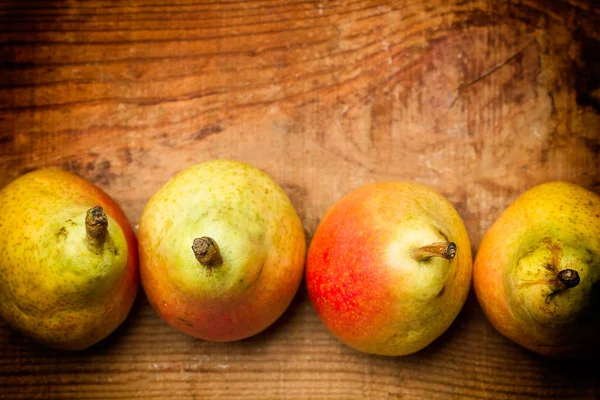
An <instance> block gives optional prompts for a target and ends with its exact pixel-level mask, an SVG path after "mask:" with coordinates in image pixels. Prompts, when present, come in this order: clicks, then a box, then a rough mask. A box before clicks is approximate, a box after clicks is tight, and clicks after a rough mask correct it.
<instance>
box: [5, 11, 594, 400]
mask: <svg viewBox="0 0 600 400" xmlns="http://www.w3.org/2000/svg"><path fill="white" fill-rule="evenodd" d="M0 13H1V18H0V43H2V45H1V47H0V60H1V68H0V84H1V85H0V187H2V186H4V185H6V184H7V183H8V182H9V181H10V180H12V179H13V178H15V177H17V176H19V175H21V174H23V173H24V172H26V171H29V170H31V169H34V168H38V167H43V166H51V165H52V166H59V167H63V168H65V169H68V170H71V171H73V172H75V173H77V174H80V175H82V176H83V177H85V178H88V179H90V180H91V181H93V182H95V183H96V184H98V185H99V186H101V187H102V188H104V189H105V190H106V191H107V192H109V193H110V194H111V195H112V196H113V197H114V198H115V199H116V200H118V201H119V202H120V204H121V205H122V206H123V208H124V210H125V212H126V213H127V215H128V217H129V218H130V219H131V221H132V222H133V223H134V224H136V223H137V221H138V220H139V217H140V214H141V211H142V209H143V207H144V204H145V202H146V201H147V200H148V198H149V197H150V196H151V195H152V193H154V192H155V191H156V190H157V189H158V188H159V187H160V186H161V185H162V184H163V183H164V182H166V180H167V179H168V178H169V177H171V176H172V175H173V174H174V173H176V172H177V171H179V170H181V169H183V168H184V167H186V166H189V165H191V164H194V163H197V162H200V161H204V160H208V159H212V158H218V157H227V158H233V159H239V160H243V161H246V162H249V163H251V164H253V165H255V166H257V167H259V168H261V169H263V170H265V171H266V172H267V173H269V174H270V175H271V176H273V177H274V178H275V180H277V181H278V182H279V183H280V184H281V185H282V187H283V188H284V189H285V191H286V192H287V193H288V194H289V195H290V197H291V199H292V201H293V203H294V204H295V206H296V207H297V209H298V212H299V214H300V215H301V217H302V220H303V222H304V225H305V227H306V231H307V236H308V238H309V239H310V237H311V236H312V234H313V233H314V231H315V228H316V226H317V224H318V222H319V218H320V216H321V215H322V214H323V213H324V211H325V210H326V208H327V207H328V206H329V205H330V204H332V203H333V202H334V201H335V200H337V199H338V198H340V197H341V196H342V195H343V194H345V193H347V192H348V191H350V190H351V189H353V188H356V187H358V186H359V185H362V184H365V183H368V182H372V181H376V180H391V179H393V180H408V181H415V182H421V183H424V184H426V185H429V186H431V187H434V188H437V189H438V190H439V191H441V192H442V193H443V194H445V195H446V196H447V197H448V198H449V199H450V200H451V201H452V202H453V203H454V204H455V205H456V207H457V209H458V210H459V212H460V213H461V215H462V216H463V217H464V220H465V223H466V225H467V228H468V231H469V233H470V235H471V239H472V242H473V248H474V251H476V250H477V247H478V245H479V242H480V240H481V237H482V235H483V233H484V232H485V230H486V229H487V228H488V227H489V226H490V225H491V223H492V222H493V220H494V219H495V218H496V217H497V216H498V215H499V213H500V212H501V210H502V209H503V208H504V207H506V206H507V205H508V204H509V203H510V202H511V201H512V200H514V199H515V198H516V196H517V195H518V194H519V193H521V192H522V191H524V190H525V189H527V188H529V187H531V186H533V185H535V184H537V183H540V182H544V181H547V180H551V179H564V180H568V181H572V182H576V183H579V184H582V185H583V186H586V187H588V188H591V189H592V190H594V191H596V192H600V156H599V149H600V117H599V115H598V110H599V109H600V91H599V90H598V87H599V86H600V57H599V56H598V54H600V5H599V4H598V3H597V2H595V1H583V0H581V1H577V0H570V1H550V0H513V1H510V2H508V1H468V0H462V1H456V0H453V1H442V0H431V1H384V0H350V1H341V0H338V1H335V0H332V1H307V0H290V1H279V0H257V1H249V0H238V1H235V0H232V1H220V0H219V1H217V0H215V1H201V0H196V1H193V0H186V1H182V0H177V1H163V2H161V1H158V0H139V1H133V0H132V1H123V2H119V1H108V0H105V1H100V0H94V1H89V2H75V1H48V2H35V3H33V2H29V1H8V2H7V1H3V2H2V3H1V11H0ZM305 292H306V289H305V288H304V287H302V288H301V290H300V292H299V294H298V296H297V298H296V300H295V301H294V303H293V304H292V305H291V307H290V308H289V310H288V311H287V312H286V314H285V315H284V316H283V317H282V318H281V320H280V321H278V322H277V323H276V324H275V325H274V326H272V327H271V328H270V329H268V330H267V331H266V332H264V333H263V334H261V335H259V336H256V337H254V338H252V339H249V340H245V341H242V342H238V343H231V344H211V343H206V342H202V341H199V340H195V339H192V338H189V337H186V336H185V335H183V334H180V333H178V332H176V331H174V330H172V329H171V328H169V327H167V326H166V325H165V324H163V323H162V322H161V321H160V320H159V318H158V317H157V315H156V314H155V313H154V312H153V310H152V309H151V308H150V306H149V305H148V303H147V301H146V300H145V298H144V296H143V295H140V298H139V300H138V302H137V304H136V306H135V308H134V309H133V311H132V312H131V315H130V318H129V319H128V320H127V321H126V323H125V324H124V325H123V326H122V327H121V328H120V329H119V330H118V331H117V332H116V333H115V334H114V335H112V336H111V337H110V338H109V339H107V340H106V341H104V342H102V343H101V344H100V345H98V346H96V347H94V348H92V349H90V350H88V351H85V352H83V353H63V352H54V351H49V350H45V349H42V348H40V347H38V346H36V345H34V344H32V343H30V342H29V341H28V340H26V339H24V338H23V337H21V336H19V335H17V334H14V333H11V331H10V330H9V329H8V328H7V327H6V326H5V325H4V324H2V323H0V324H2V325H1V326H0V397H2V398H27V399H32V398H65V399H66V398H77V399H83V398H102V399H108V398H123V399H128V398H134V397H140V398H182V399H183V398H243V399H244V400H249V399H258V398H285V399H296V398H304V399H319V398H320V399H337V398H344V399H351V398H355V399H363V398H407V399H416V398H423V399H436V398H495V399H516V398H544V399H547V398H554V399H567V398H594V397H600V382H599V376H600V367H599V366H598V364H597V363H594V364H592V365H587V364H581V363H573V362H553V361H549V360H544V359H542V358H540V357H538V356H535V355H533V354H532V353H529V352H527V351H525V350H522V349H521V348H519V347H517V346H516V345H513V344H511V343H509V342H508V341H507V340H506V339H504V338H502V337H501V336H499V335H498V334H497V333H496V332H495V331H494V330H493V329H492V328H491V326H490V325H489V324H488V323H487V321H486V320H485V318H484V316H483V314H482V313H481V311H480V309H479V307H478V306H477V302H476V300H475V299H474V298H473V296H471V298H470V299H469V301H468V303H467V304H466V306H465V309H464V311H463V312H462V314H461V315H460V316H459V318H458V320H457V321H456V323H455V324H454V325H453V326H452V328H451V329H450V330H449V332H447V333H446V334H445V335H444V336H443V337H442V338H441V339H439V340H438V341H436V342H435V343H434V344H433V345H432V346H430V347H429V348H427V349H426V350H424V351H422V352H420V353H418V354H415V355H411V356H408V357H403V358H385V357H375V356H368V355H363V354H359V353H357V352H355V351H353V350H351V349H349V348H347V347H344V346H343V345H341V344H340V343H339V342H337V341H336V340H335V339H334V338H333V337H332V336H330V335H329V334H328V332H327V331H326V329H325V328H324V326H322V324H321V323H320V322H319V320H318V318H317V316H316V314H315V312H314V311H313V309H312V308H311V306H310V303H309V301H308V299H307V296H306V293H305Z"/></svg>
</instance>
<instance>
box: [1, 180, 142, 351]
mask: <svg viewBox="0 0 600 400" xmlns="http://www.w3.org/2000/svg"><path fill="white" fill-rule="evenodd" d="M137 290H138V273H137V248H136V240H135V235H134V233H133V230H132V229H131V226H130V224H129V222H128V220H127V218H126V216H125V214H123V211H122V210H121V208H120V207H119V206H118V205H117V203H115V202H114V200H112V199H111V198H110V197H109V196H108V195H107V194H106V193H104V192H103V191H102V190H101V189H99V188H98V187H96V186H94V185H93V184H92V183H90V182H87V181H86V180H84V179H82V178H80V177H78V176H76V175H73V174H71V173H69V172H66V171H62V170H59V169H43V170H38V171H34V172H30V173H28V174H26V175H23V176H21V177H19V178H17V179H16V180H14V181H13V182H11V183H10V184H8V186H6V187H5V188H4V189H2V191H0V316H1V317H2V318H3V319H4V320H5V321H6V322H7V323H8V325H9V326H11V327H12V328H13V329H15V330H17V331H19V332H22V333H23V334H24V335H26V336H28V337H30V338H33V339H34V340H36V341H38V342H40V343H42V344H45V345H47V346H49V347H52V348H58V349H68V350H80V349H85V348H87V347H89V346H91V345H93V344H95V343H97V342H98V341H100V340H102V339H103V338H105V337H106V336H108V335H109V334H110V333H111V332H113V331H114V330H115V329H116V328H117V327H118V326H119V325H120V324H121V322H123V320H124V319H125V317H126V316H127V314H128V313H129V310H130V309H131V306H132V304H133V301H134V299H135V297H136V294H137Z"/></svg>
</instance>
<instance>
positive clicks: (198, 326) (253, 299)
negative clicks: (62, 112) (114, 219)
mask: <svg viewBox="0 0 600 400" xmlns="http://www.w3.org/2000/svg"><path fill="white" fill-rule="evenodd" d="M139 248H140V268H141V278H142V285H143V287H144V290H145V292H146V295H147V297H148V300H149V301H150V304H151V305H152V307H153V308H154V309H155V310H156V311H157V312H158V314H159V315H160V317H161V318H162V319H163V320H164V321H166V322H167V323H168V324H170V325H171V326H172V327H174V328H176V329H179V330H181V331H183V332H185V333H187V334H188V335H191V336H194V337H197V338H200V339H204V340H208V341H214V342H225V341H233V340H239V339H243V338H247V337H249V336H252V335H255V334H257V333H259V332H261V331H262V330H264V329H265V328H267V327H268V326H269V325H271V324H272V323H273V322H274V321H275V320H276V319H277V318H279V316H280V315H281V314H282V313H283V312H284V311H285V309H286V308H287V306H288V305H289V304H290V302H291V301H292V298H293V297H294V294H295V293H296V291H297V290H298V287H299V285H300V281H301V279H302V275H303V272H304V256H305V252H306V244H305V238H304V230H303V228H302V224H301V222H300V219H299V218H298V215H297V214H296V210H295V209H294V207H293V205H292V203H291V202H290V200H289V198H288V197H287V195H286V194H285V193H284V191H283V190H282V189H281V188H280V187H279V185H277V183H275V182H274V181H273V180H272V179H271V178H270V177H268V176H267V175H266V174H265V173H263V172H262V171H260V170H258V169H256V168H254V167H251V166H250V165H247V164H244V163H241V162H236V161H227V160H215V161H209V162H206V163H202V164H198V165H195V166H192V167H190V168H188V169H186V170H184V171H182V172H180V173H179V174H177V175H176V176H175V177H174V178H173V179H171V180H170V181H169V182H167V183H166V184H165V185H164V186H163V187H162V188H161V189H160V190H159V191H158V192H157V193H156V194H154V196H152V198H151V199H150V201H148V204H147V205H146V207H145V209H144V212H143V215H142V219H141V221H140V229H139Z"/></svg>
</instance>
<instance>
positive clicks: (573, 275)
mask: <svg viewBox="0 0 600 400" xmlns="http://www.w3.org/2000/svg"><path fill="white" fill-rule="evenodd" d="M579 281H580V278H579V274H578V273H577V271H575V270H574V269H563V270H562V271H560V272H559V273H558V275H557V276H556V283H557V284H558V286H559V290H567V289H571V288H574V287H575V286H577V285H579Z"/></svg>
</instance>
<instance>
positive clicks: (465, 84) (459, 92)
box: [449, 38, 535, 109]
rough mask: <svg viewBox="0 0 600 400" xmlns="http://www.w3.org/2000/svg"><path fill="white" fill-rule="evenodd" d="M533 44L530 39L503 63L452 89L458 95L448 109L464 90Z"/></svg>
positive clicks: (533, 41) (533, 40) (500, 67)
mask: <svg viewBox="0 0 600 400" xmlns="http://www.w3.org/2000/svg"><path fill="white" fill-rule="evenodd" d="M533 43H535V38H534V39H531V41H529V43H527V44H526V45H525V46H523V47H522V48H521V49H520V50H518V51H517V52H516V53H514V54H513V55H511V56H510V57H508V58H507V59H505V60H504V61H502V62H501V63H500V64H498V65H496V66H495V67H494V68H492V69H490V70H489V71H486V72H484V73H483V74H481V75H479V76H478V77H477V78H475V79H473V80H471V81H469V82H466V83H462V84H460V85H459V86H458V87H457V88H456V89H454V91H457V92H458V94H457V95H456V97H455V98H454V100H452V103H450V107H449V108H450V109H452V107H454V104H455V103H456V101H457V100H458V99H459V98H460V95H461V93H462V92H463V91H464V90H465V89H468V88H469V87H471V86H473V85H475V84H476V83H478V82H481V81H482V80H484V79H485V78H487V77H489V76H490V75H492V74H493V73H495V72H497V71H499V70H500V69H502V68H503V67H504V66H506V65H507V64H508V63H510V62H511V61H513V60H514V59H515V58H517V57H518V56H519V55H520V54H522V53H523V52H524V51H525V50H527V48H528V47H529V46H531V45H532V44H533Z"/></svg>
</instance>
